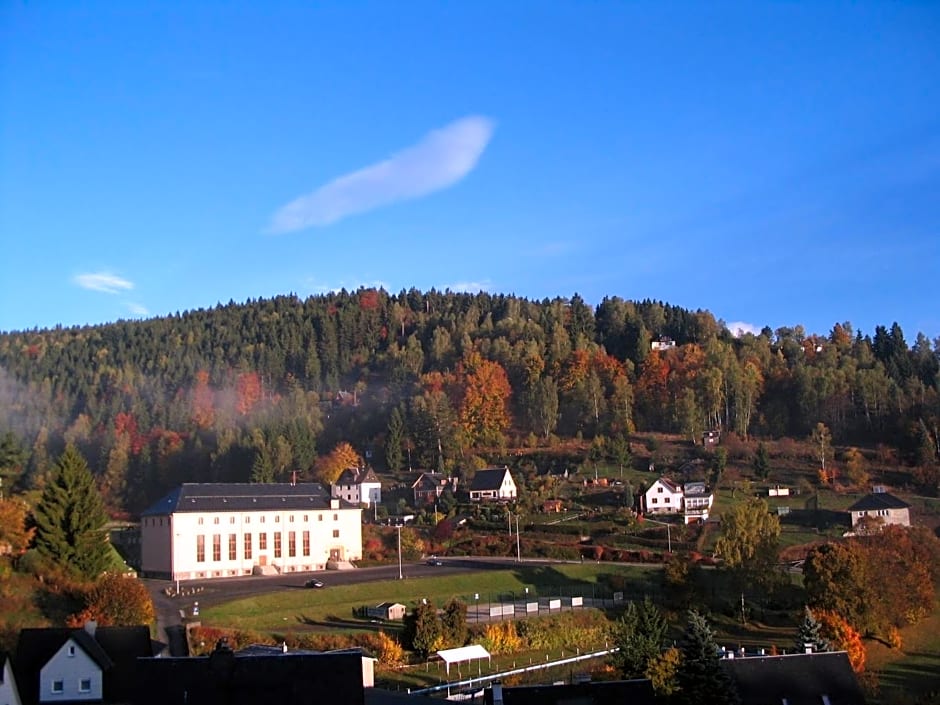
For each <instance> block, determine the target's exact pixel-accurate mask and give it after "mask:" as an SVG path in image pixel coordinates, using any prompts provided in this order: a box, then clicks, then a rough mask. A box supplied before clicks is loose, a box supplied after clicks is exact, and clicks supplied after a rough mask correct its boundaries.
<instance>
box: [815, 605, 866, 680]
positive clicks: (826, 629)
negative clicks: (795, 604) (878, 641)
mask: <svg viewBox="0 0 940 705" xmlns="http://www.w3.org/2000/svg"><path fill="white" fill-rule="evenodd" d="M815 616H816V619H817V621H818V622H819V624H820V626H821V632H822V634H823V636H824V637H825V638H826V640H827V641H828V642H829V643H830V644H831V645H832V646H833V647H834V648H835V649H837V650H839V651H845V652H846V653H847V654H848V657H849V663H850V664H851V665H852V670H853V671H855V672H856V673H862V672H863V671H864V670H865V659H866V653H865V645H864V644H863V643H862V635H861V634H860V633H859V632H858V630H857V629H855V627H853V626H852V625H851V624H849V622H848V620H846V619H845V618H844V617H842V616H841V615H840V614H838V613H836V612H830V611H827V610H821V611H819V612H817V613H815Z"/></svg>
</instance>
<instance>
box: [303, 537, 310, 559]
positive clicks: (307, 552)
mask: <svg viewBox="0 0 940 705" xmlns="http://www.w3.org/2000/svg"><path fill="white" fill-rule="evenodd" d="M303 541H304V555H305V556H309V555H310V532H309V531H305V532H304V537H303Z"/></svg>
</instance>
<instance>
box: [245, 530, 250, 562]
mask: <svg viewBox="0 0 940 705" xmlns="http://www.w3.org/2000/svg"><path fill="white" fill-rule="evenodd" d="M245 559H246V560H251V534H245Z"/></svg>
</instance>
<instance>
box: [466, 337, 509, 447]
mask: <svg viewBox="0 0 940 705" xmlns="http://www.w3.org/2000/svg"><path fill="white" fill-rule="evenodd" d="M460 379H461V381H462V382H463V384H462V387H463V390H462V392H463V393H462V399H461V402H460V411H459V423H460V427H461V431H462V432H463V434H464V436H465V438H466V439H467V441H468V443H469V444H470V445H488V446H501V445H502V444H503V442H504V441H505V433H506V430H507V429H508V428H509V420H510V419H509V397H510V396H511V394H512V388H511V387H510V386H509V378H508V377H507V376H506V371H505V370H504V369H503V367H502V365H500V364H499V363H498V362H493V361H491V360H486V359H484V358H483V357H481V356H480V354H479V353H477V352H471V353H469V354H468V355H467V356H466V357H465V358H464V360H463V363H462V374H461V375H460Z"/></svg>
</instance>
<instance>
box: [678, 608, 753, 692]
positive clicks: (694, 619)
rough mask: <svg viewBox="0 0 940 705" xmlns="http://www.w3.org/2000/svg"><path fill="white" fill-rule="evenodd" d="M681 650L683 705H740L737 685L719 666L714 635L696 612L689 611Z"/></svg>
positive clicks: (680, 679) (680, 674) (680, 673)
mask: <svg viewBox="0 0 940 705" xmlns="http://www.w3.org/2000/svg"><path fill="white" fill-rule="evenodd" d="M681 650H682V666H680V668H679V672H678V674H677V676H676V679H677V681H678V684H679V692H678V693H677V695H678V702H679V703H680V704H681V705H686V704H687V705H693V704H694V705H737V703H738V702H739V700H738V695H737V691H736V690H735V687H734V683H733V682H732V681H731V677H730V676H729V675H728V674H727V672H726V671H725V670H724V669H723V668H722V667H721V664H720V663H719V658H718V646H717V645H716V644H715V637H714V633H713V632H712V630H711V628H710V627H709V626H708V622H707V621H706V620H705V617H703V616H702V615H700V614H699V613H698V612H696V611H695V610H689V622H688V625H687V626H686V629H685V636H684V637H683V639H682V647H681Z"/></svg>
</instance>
